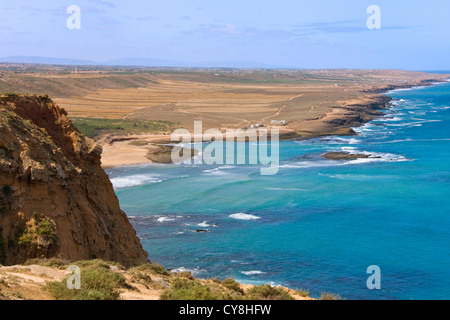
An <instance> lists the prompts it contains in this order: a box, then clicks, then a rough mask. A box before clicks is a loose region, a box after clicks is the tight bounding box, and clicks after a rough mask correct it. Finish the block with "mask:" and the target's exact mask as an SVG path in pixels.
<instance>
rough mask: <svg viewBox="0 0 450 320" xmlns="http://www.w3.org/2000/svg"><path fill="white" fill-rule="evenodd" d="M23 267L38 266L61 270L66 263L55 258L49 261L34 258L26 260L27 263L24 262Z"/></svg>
mask: <svg viewBox="0 0 450 320" xmlns="http://www.w3.org/2000/svg"><path fill="white" fill-rule="evenodd" d="M24 265H25V266H30V265H39V266H44V267H52V268H61V267H65V266H66V263H64V262H63V261H61V260H60V259H57V258H50V259H38V258H35V259H28V260H27V261H25V263H24Z"/></svg>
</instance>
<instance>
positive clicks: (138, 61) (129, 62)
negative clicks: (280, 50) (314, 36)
mask: <svg viewBox="0 0 450 320" xmlns="http://www.w3.org/2000/svg"><path fill="white" fill-rule="evenodd" d="M1 62H8V63H32V64H49V65H98V66H142V67H181V68H182V67H186V68H220V67H222V68H287V67H286V66H276V65H269V64H265V63H259V62H250V61H216V62H214V61H204V62H192V61H176V60H165V59H153V58H123V59H116V60H109V61H105V62H98V61H91V60H79V59H66V58H52V57H36V56H30V57H27V56H11V57H4V58H0V63H1Z"/></svg>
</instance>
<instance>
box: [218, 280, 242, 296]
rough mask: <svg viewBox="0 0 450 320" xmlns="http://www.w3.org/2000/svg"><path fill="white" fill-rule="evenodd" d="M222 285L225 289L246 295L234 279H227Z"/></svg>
mask: <svg viewBox="0 0 450 320" xmlns="http://www.w3.org/2000/svg"><path fill="white" fill-rule="evenodd" d="M222 285H223V286H224V287H225V288H228V289H230V290H233V291H236V292H238V293H241V294H244V291H243V290H242V289H241V286H240V285H239V283H238V282H236V281H235V280H234V279H231V278H227V279H225V280H223V281H222Z"/></svg>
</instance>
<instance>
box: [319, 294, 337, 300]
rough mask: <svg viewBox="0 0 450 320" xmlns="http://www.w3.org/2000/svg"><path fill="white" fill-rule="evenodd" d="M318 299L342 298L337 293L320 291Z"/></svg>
mask: <svg viewBox="0 0 450 320" xmlns="http://www.w3.org/2000/svg"><path fill="white" fill-rule="evenodd" d="M319 300H342V298H341V297H340V296H339V295H337V294H333V293H329V292H322V294H321V295H320V299H319Z"/></svg>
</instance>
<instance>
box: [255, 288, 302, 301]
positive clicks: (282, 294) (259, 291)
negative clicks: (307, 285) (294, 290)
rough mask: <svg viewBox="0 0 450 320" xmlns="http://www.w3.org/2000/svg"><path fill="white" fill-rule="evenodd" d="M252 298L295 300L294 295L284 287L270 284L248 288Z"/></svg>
mask: <svg viewBox="0 0 450 320" xmlns="http://www.w3.org/2000/svg"><path fill="white" fill-rule="evenodd" d="M247 299H250V300H293V297H292V296H291V295H290V294H289V292H287V291H286V290H285V289H283V288H279V287H272V286H271V285H269V284H264V285H260V286H256V287H253V288H251V289H250V290H248V292H247Z"/></svg>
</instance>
